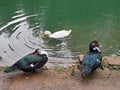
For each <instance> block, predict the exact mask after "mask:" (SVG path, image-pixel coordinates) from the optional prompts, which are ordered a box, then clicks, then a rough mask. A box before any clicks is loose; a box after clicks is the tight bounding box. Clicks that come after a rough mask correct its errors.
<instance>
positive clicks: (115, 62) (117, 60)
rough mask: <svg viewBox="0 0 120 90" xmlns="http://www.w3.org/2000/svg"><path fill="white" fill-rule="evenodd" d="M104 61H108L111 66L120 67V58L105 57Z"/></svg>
mask: <svg viewBox="0 0 120 90" xmlns="http://www.w3.org/2000/svg"><path fill="white" fill-rule="evenodd" d="M104 59H106V60H107V62H108V64H109V65H117V66H119V65H120V56H116V57H112V56H104Z"/></svg>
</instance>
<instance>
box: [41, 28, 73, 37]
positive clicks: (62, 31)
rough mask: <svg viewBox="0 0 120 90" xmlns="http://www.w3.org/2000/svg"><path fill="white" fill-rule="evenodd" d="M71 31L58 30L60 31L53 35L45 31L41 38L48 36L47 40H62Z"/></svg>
mask: <svg viewBox="0 0 120 90" xmlns="http://www.w3.org/2000/svg"><path fill="white" fill-rule="evenodd" d="M71 31H72V30H71V29H70V30H60V31H57V32H54V33H53V34H51V32H50V31H45V32H43V33H42V34H41V36H42V37H45V36H48V37H49V38H54V39H62V38H65V37H67V36H69V35H70V33H71Z"/></svg>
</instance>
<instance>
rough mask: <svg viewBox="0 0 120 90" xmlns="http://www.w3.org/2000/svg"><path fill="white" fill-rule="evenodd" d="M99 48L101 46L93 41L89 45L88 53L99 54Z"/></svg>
mask: <svg viewBox="0 0 120 90" xmlns="http://www.w3.org/2000/svg"><path fill="white" fill-rule="evenodd" d="M99 47H101V45H100V44H99V43H98V42H97V41H93V42H91V43H90V45H89V48H90V51H96V52H97V51H98V52H100V49H99Z"/></svg>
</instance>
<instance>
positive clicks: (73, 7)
mask: <svg viewBox="0 0 120 90" xmlns="http://www.w3.org/2000/svg"><path fill="white" fill-rule="evenodd" d="M119 24H120V1H119V0H10V1H7V0H2V1H1V3H0V56H1V61H0V65H11V64H13V63H14V62H16V61H17V60H18V59H20V58H21V57H23V56H25V55H26V54H28V53H30V52H33V51H34V50H35V49H36V48H40V49H41V50H45V51H47V52H48V54H49V57H50V58H51V60H53V61H50V62H51V63H54V65H56V64H59V63H63V62H66V63H68V62H72V61H74V60H76V59H77V57H78V55H79V54H84V53H86V52H87V51H88V45H89V43H90V42H91V41H93V40H97V41H99V42H100V43H101V45H102V46H103V47H102V48H101V51H102V54H103V56H104V55H108V56H110V55H112V56H120V25H119ZM63 29H65V30H69V29H72V33H71V34H70V36H69V37H68V38H67V39H66V40H65V41H59V40H55V39H49V38H45V39H44V38H42V37H41V36H40V32H41V31H45V30H49V31H51V32H52V33H53V32H56V31H59V30H63Z"/></svg>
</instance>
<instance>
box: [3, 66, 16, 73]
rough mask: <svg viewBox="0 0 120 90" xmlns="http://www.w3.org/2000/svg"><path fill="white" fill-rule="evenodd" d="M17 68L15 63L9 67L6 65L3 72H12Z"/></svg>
mask: <svg viewBox="0 0 120 90" xmlns="http://www.w3.org/2000/svg"><path fill="white" fill-rule="evenodd" d="M17 70H18V67H17V66H15V65H12V66H11V67H7V68H6V69H5V70H4V72H5V73H10V72H14V71H17Z"/></svg>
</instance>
